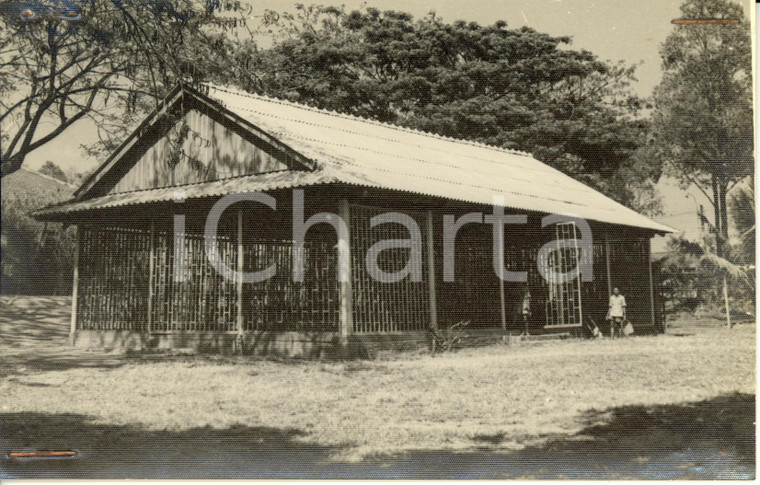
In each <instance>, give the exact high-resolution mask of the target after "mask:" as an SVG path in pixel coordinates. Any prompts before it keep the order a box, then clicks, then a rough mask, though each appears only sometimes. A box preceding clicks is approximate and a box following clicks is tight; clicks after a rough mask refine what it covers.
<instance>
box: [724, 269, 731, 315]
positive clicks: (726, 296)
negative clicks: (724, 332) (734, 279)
mask: <svg viewBox="0 0 760 485" xmlns="http://www.w3.org/2000/svg"><path fill="white" fill-rule="evenodd" d="M723 300H724V301H725V302H726V326H727V327H728V328H731V306H730V305H729V303H728V278H727V277H726V276H725V275H724V276H723Z"/></svg>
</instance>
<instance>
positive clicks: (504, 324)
mask: <svg viewBox="0 0 760 485" xmlns="http://www.w3.org/2000/svg"><path fill="white" fill-rule="evenodd" d="M497 231H498V238H499V304H500V305H499V306H500V310H501V329H502V330H505V331H506V330H507V300H506V295H505V294H504V225H503V224H499V225H498V226H497Z"/></svg>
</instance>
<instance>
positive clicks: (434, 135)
mask: <svg viewBox="0 0 760 485" xmlns="http://www.w3.org/2000/svg"><path fill="white" fill-rule="evenodd" d="M203 84H204V85H207V86H208V87H210V88H212V89H216V90H218V91H222V92H225V93H229V94H233V95H236V96H243V97H246V98H252V99H260V100H263V101H268V102H273V103H277V104H281V105H284V106H292V107H294V108H299V109H303V110H306V111H312V112H315V113H321V114H325V115H328V116H334V117H336V118H342V119H346V120H351V121H360V122H363V123H367V124H371V125H376V126H384V127H386V128H391V129H394V130H398V131H403V132H407V133H412V134H415V135H422V136H428V137H431V138H438V139H440V140H447V141H451V142H454V143H460V144H462V145H470V146H477V147H481V148H487V149H490V150H494V151H498V152H503V153H509V154H512V155H519V156H522V157H532V155H531V154H530V153H528V152H526V151H523V150H514V149H511V148H504V147H500V146H497V145H489V144H488V143H483V142H479V141H474V140H468V139H466V138H454V137H451V136H446V135H440V134H438V133H434V132H430V131H422V130H419V129H415V128H409V127H406V126H401V125H397V124H394V123H386V122H383V121H378V120H375V119H372V118H365V117H363V116H358V115H351V114H348V113H341V112H338V111H334V110H328V109H323V108H317V107H315V106H310V105H308V104H303V103H296V102H294V101H289V100H286V99H281V98H275V97H271V96H267V95H265V94H256V93H249V92H247V91H243V90H241V89H238V88H233V87H230V86H218V85H216V84H214V83H211V82H205V83H203Z"/></svg>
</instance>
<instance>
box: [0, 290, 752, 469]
mask: <svg viewBox="0 0 760 485" xmlns="http://www.w3.org/2000/svg"><path fill="white" fill-rule="evenodd" d="M0 303H2V306H0V346H2V348H3V350H4V352H3V355H2V356H0V376H2V380H0V396H2V398H1V399H0V451H3V449H35V448H36V449H51V448H56V447H64V448H72V447H78V448H77V449H79V450H84V454H87V453H89V454H90V455H91V456H101V457H102V456H105V455H103V453H105V454H106V455H107V454H108V452H109V450H110V452H111V453H112V456H111V455H109V456H111V458H110V459H111V460H115V461H113V462H114V463H115V462H117V461H119V460H121V462H124V460H126V463H129V462H130V461H129V460H130V459H134V460H137V456H138V455H139V453H143V452H144V453H147V451H145V450H149V451H150V453H151V456H155V453H164V454H166V455H167V456H169V457H171V456H172V453H174V454H175V455H177V456H175V458H176V460H175V461H171V459H170V458H166V460H169V461H168V462H166V463H169V462H171V463H173V464H175V465H176V464H177V463H185V462H184V461H182V460H183V459H188V460H189V458H187V457H185V458H182V457H180V456H179V455H182V454H183V453H184V454H186V453H196V455H195V460H196V461H192V460H190V461H188V462H187V463H188V464H192V465H193V466H195V467H197V466H200V465H199V462H198V461H197V460H198V455H197V453H201V455H203V454H204V453H205V456H206V457H209V456H224V457H225V458H224V459H223V460H222V458H220V460H222V461H216V462H214V463H212V465H209V466H210V467H211V468H209V470H210V471H209V476H220V473H219V470H220V469H219V466H220V463H224V466H225V467H228V469H229V468H230V467H233V468H234V467H235V466H242V464H243V463H247V464H250V463H255V462H256V460H258V459H261V460H263V459H264V458H261V456H262V455H261V454H262V453H264V454H265V455H266V456H268V457H269V458H268V459H269V463H271V461H272V458H271V457H272V455H271V453H289V456H290V457H291V458H292V457H298V456H301V455H299V453H305V454H312V455H313V456H316V457H317V461H314V463H321V464H323V465H320V466H325V467H329V466H331V465H330V464H335V463H342V464H344V467H348V468H341V469H340V470H343V472H345V473H348V474H349V475H350V473H349V472H348V471H346V470H351V469H352V468H351V467H352V466H356V467H359V468H356V470H359V471H358V472H356V474H358V475H359V476H364V475H362V473H361V470H364V469H363V468H360V467H361V466H363V465H362V464H367V463H379V461H378V460H380V462H382V461H385V462H389V461H394V460H396V461H398V460H402V461H403V460H404V459H405V458H403V457H417V458H418V459H419V460H420V461H419V462H421V463H422V462H424V461H425V460H426V459H428V460H429V461H430V463H438V461H437V460H439V459H440V456H438V458H436V455H435V453H440V452H445V453H447V455H446V456H448V457H449V458H448V459H449V460H454V461H451V462H450V463H449V464H450V465H451V464H452V463H456V460H457V459H458V458H456V457H457V456H459V457H462V456H468V454H469V455H472V456H491V457H492V456H493V455H499V456H502V455H503V456H506V457H512V458H511V459H513V460H514V461H513V465H514V466H512V467H511V468H509V469H508V470H507V469H504V470H502V471H503V473H502V474H499V473H495V476H510V477H513V476H520V477H539V478H541V477H560V476H568V477H582V476H591V477H601V476H604V477H606V478H614V477H619V478H625V477H638V478H676V477H698V478H718V477H721V476H728V477H745V478H749V477H753V476H754V457H755V441H754V440H755V431H754V424H753V423H754V416H755V411H754V401H755V399H754V394H755V325H754V324H753V323H750V324H742V325H739V326H737V327H735V328H734V329H732V330H727V329H725V328H722V327H720V322H718V321H717V320H711V319H702V320H700V321H696V320H688V319H686V320H681V321H680V322H679V323H677V324H674V325H672V326H671V328H670V329H669V334H668V335H661V336H649V337H635V338H630V339H626V340H614V341H613V340H610V339H603V340H596V341H586V340H571V341H550V342H541V343H534V344H524V345H518V346H506V345H493V346H490V347H483V348H476V349H466V350H462V351H459V352H456V353H451V354H446V355H441V356H436V357H431V356H429V355H426V354H422V353H419V354H395V355H384V356H381V358H379V359H378V360H373V361H352V362H327V361H323V362H301V361H287V362H274V361H266V360H254V359H251V358H239V357H222V356H173V357H171V356H155V355H143V356H135V357H133V356H126V355H122V354H107V353H102V352H85V351H75V350H71V349H66V348H64V347H62V344H63V342H64V340H65V335H66V330H67V327H68V308H67V306H66V299H57V298H46V299H34V298H18V299H16V300H9V299H8V298H7V297H3V299H2V300H0ZM204 443H205V444H204ZM211 448H213V451H212V450H211ZM104 450H105V451H104ZM138 450H142V451H138ZM157 450H158V451H157ZM177 450H179V451H177ZM117 451H118V452H119V453H121V455H120V456H121V457H120V458H119V457H117V455H116V453H117ZM98 453H100V455H98ZM130 453H132V454H130ZM178 454H179V455H178ZM254 454H258V455H257V457H256V458H253V457H252V455H254ZM312 455H309V456H312ZM277 456H282V455H277ZM303 456H306V455H303ZM130 457H131V458H130ZM394 457H396V458H394ZM426 457H427V458H426ZM542 457H544V458H546V460H544V461H542V459H543V458H542ZM107 458H108V457H107V456H106V458H102V459H103V460H107ZM143 458H144V457H143ZM484 459H485V458H484ZM489 460H491V461H492V460H493V459H492V458H489ZM521 460H522V461H521ZM562 460H567V465H566V466H564V468H562V469H557V468H556V467H557V465H556V464H557V463H564V462H563V461H562ZM583 460H589V461H587V462H584V461H583ZM605 460H606V461H605ZM201 461H202V460H201ZM212 461H213V460H212ZM275 461H277V459H275ZM291 461H292V462H293V463H292V464H291V465H289V466H288V467H285V464H284V463H285V460H284V461H283V462H282V463H283V467H284V468H283V469H282V470H281V471H280V472H281V474H278V473H277V472H276V470H275V472H272V474H269V475H267V476H300V475H299V474H298V472H297V471H294V470H297V468H296V469H294V468H293V466H297V465H298V463H303V460H300V459H292V460H291ZM103 463H109V462H107V461H104V462H103ZM166 463H165V464H166ZM262 463H263V462H262ZM407 463H408V462H407ZM519 463H523V465H524V466H523V468H520V466H518V465H519ZM552 463H553V464H554V465H552ZM3 465H5V467H6V470H11V471H10V472H7V473H10V474H12V475H13V474H15V475H14V476H37V475H35V470H37V471H38V472H39V473H40V474H42V475H44V473H43V472H42V471H39V470H48V472H49V473H50V474H52V475H56V473H64V474H65V473H66V472H65V471H64V472H61V471H60V470H61V469H60V468H55V469H54V468H50V466H51V465H48V464H44V465H40V467H41V468H39V467H38V468H35V467H34V466H32V465H29V464H28V462H27V463H18V462H16V463H12V462H11V461H9V460H5V461H0V466H3ZM67 466H68V465H67ZM71 466H74V465H71ZM106 466H107V465H106ZM156 466H159V465H156ZM167 466H168V465H167ZM273 466H275V467H276V465H273ZM431 466H432V465H431ZM452 466H453V465H452ZM462 466H465V465H462ZM46 467H48V468H46ZM552 467H554V468H552ZM573 467H575V468H573ZM594 467H596V468H594ZM658 467H662V468H658ZM115 468H116V467H115ZM115 468H114V469H115ZM592 468H594V470H596V472H593V470H591V469H592ZM464 469H466V468H463V469H461V470H464ZM214 470H216V473H215V472H214ZM324 470H325V473H327V474H328V475H330V476H342V475H341V474H340V473H343V472H339V471H334V470H336V469H334V468H325V469H324ZM329 470H333V471H334V473H332V472H329ZM461 470H460V472H461ZM101 471H102V470H101ZM185 471H187V469H185ZM222 471H224V470H222ZM592 472H593V473H592ZM71 473H74V474H75V475H76V472H71ZM93 473H95V472H93ZM157 473H158V472H157ZM187 473H189V472H187ZM331 473H332V474H331ZM420 473H421V472H420ZM462 473H463V472H462ZM473 473H475V472H473ZM588 473H591V475H587V474H588ZM594 473H596V474H594ZM669 473H670V474H669ZM726 473H728V475H725V474H726ZM732 473H733V474H732ZM105 474H106V475H109V474H108V473H105ZM431 474H432V475H434V473H432V472H431ZM431 474H428V475H425V474H424V473H421V476H430V475H431ZM584 474H586V475H584ZM600 474H601V475H600ZM648 474H649V475H648ZM95 475H96V476H97V475H98V474H95ZM100 475H101V476H102V475H103V473H101V474H100ZM151 475H152V473H149V472H148V473H146V475H144V476H151ZM221 475H223V476H228V475H225V474H224V473H221ZM402 475H403V474H402ZM454 475H456V474H455V473H453V472H452V474H451V475H444V476H454ZM110 476H132V475H129V474H128V473H127V472H125V474H124V475H119V474H118V473H114V474H110ZM174 476H197V475H194V474H192V473H189V474H186V475H183V474H182V473H179V474H174ZM231 476H237V475H234V474H232V475H231ZM244 476H245V475H244ZM403 476H418V475H414V474H413V473H412V474H411V475H403Z"/></svg>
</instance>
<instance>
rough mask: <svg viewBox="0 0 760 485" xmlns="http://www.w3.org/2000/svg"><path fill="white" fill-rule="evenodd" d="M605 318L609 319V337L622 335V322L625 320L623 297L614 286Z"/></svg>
mask: <svg viewBox="0 0 760 485" xmlns="http://www.w3.org/2000/svg"><path fill="white" fill-rule="evenodd" d="M607 320H609V321H610V337H614V336H615V333H616V332H617V333H618V335H620V336H623V335H624V334H623V322H624V321H625V297H624V296H623V295H621V294H620V290H618V289H617V288H614V289H613V290H612V295H611V296H610V308H609V310H608V311H607Z"/></svg>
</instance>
